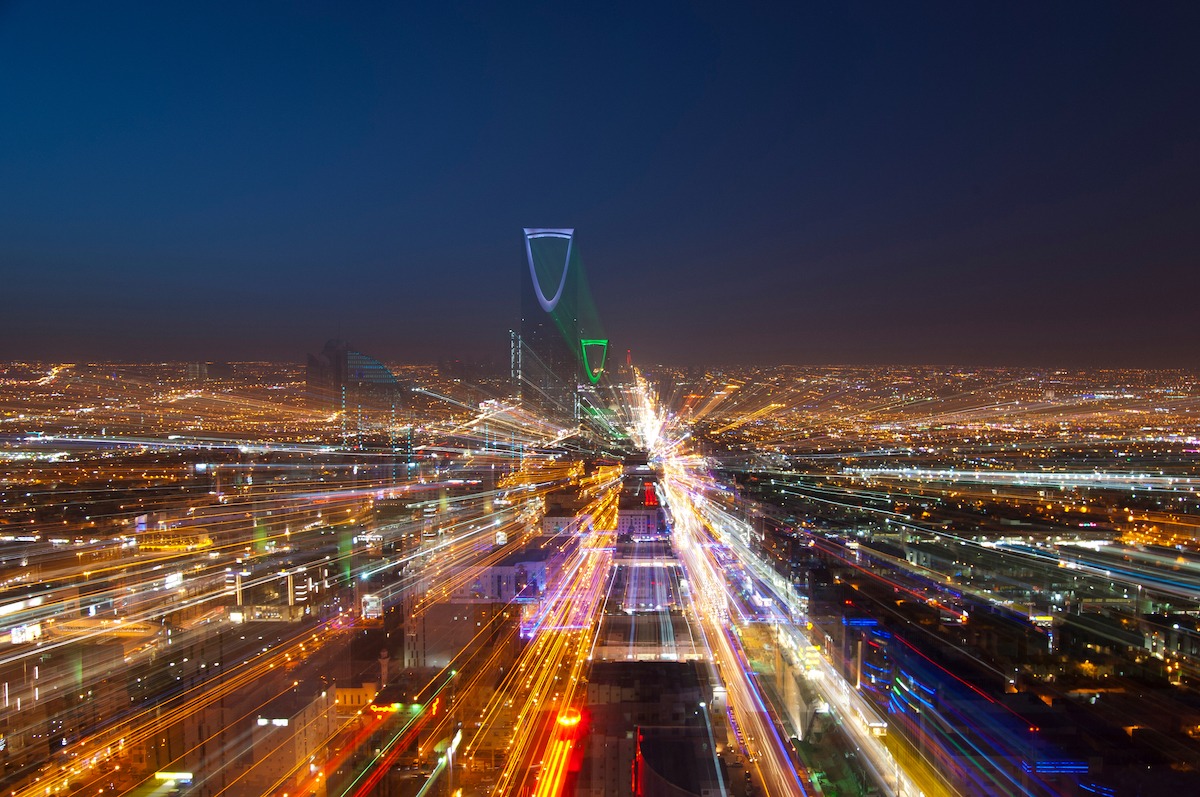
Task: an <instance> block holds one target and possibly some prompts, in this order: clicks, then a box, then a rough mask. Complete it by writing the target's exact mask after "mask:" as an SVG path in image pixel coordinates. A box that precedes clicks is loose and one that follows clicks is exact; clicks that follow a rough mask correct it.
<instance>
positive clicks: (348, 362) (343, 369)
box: [304, 340, 408, 433]
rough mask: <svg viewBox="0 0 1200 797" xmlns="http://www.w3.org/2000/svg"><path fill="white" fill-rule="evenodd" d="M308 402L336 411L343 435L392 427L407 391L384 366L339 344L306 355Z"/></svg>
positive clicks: (341, 342) (329, 345)
mask: <svg viewBox="0 0 1200 797" xmlns="http://www.w3.org/2000/svg"><path fill="white" fill-rule="evenodd" d="M304 376H305V382H306V385H307V388H308V397H309V400H310V402H311V403H312V404H313V405H314V406H317V407H321V408H327V409H332V410H336V411H339V412H340V413H341V416H342V423H343V427H344V429H345V430H346V431H354V432H356V433H357V432H362V431H364V430H367V429H370V428H378V427H380V426H381V425H388V424H391V423H394V422H395V420H396V418H397V414H398V413H402V412H403V411H404V407H405V404H406V398H407V395H408V390H407V389H406V387H405V386H404V385H403V384H402V383H401V382H400V381H399V380H397V379H396V376H395V375H394V374H393V373H392V372H391V370H390V369H389V368H388V367H387V366H386V365H384V364H383V363H381V362H379V360H376V359H375V358H374V357H370V356H368V355H366V354H363V353H362V352H359V351H354V350H353V349H351V348H350V346H349V345H348V344H347V343H345V342H344V341H341V340H330V341H327V342H326V343H325V348H323V349H322V350H321V352H320V353H319V354H310V355H308V363H307V366H306V368H305V372H304Z"/></svg>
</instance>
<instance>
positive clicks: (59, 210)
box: [0, 1, 1200, 369]
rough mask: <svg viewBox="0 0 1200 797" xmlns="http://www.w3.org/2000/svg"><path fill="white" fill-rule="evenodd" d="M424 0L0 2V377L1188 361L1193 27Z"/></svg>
mask: <svg viewBox="0 0 1200 797" xmlns="http://www.w3.org/2000/svg"><path fill="white" fill-rule="evenodd" d="M428 5H429V7H428V8H425V9H424V10H421V9H418V8H416V4H415V3H402V2H395V3H370V2H341V3H329V4H299V3H295V4H294V3H278V4H273V3H272V4H265V3H264V4H257V3H246V2H236V3H228V4H221V3H215V2H202V3H187V4H185V3H161V2H152V3H144V4H137V3H119V2H115V3H106V2H87V3H77V4H75V3H65V4H64V3H50V2H17V3H3V2H2V1H0V298H2V301H3V305H2V308H0V359H5V360H11V359H51V360H61V359H66V360H71V359H76V360H83V359H135V360H156V359H172V360H183V359H208V360H247V359H259V358H262V359H276V360H287V361H300V360H302V359H303V356H304V354H305V352H307V351H315V350H317V349H319V348H320V346H321V345H322V343H323V342H324V341H325V339H326V338H330V337H334V336H338V335H339V334H340V336H341V337H344V338H346V339H347V340H349V341H350V342H351V343H352V344H354V345H355V346H356V347H357V348H359V349H361V350H362V351H366V352H369V353H371V354H374V355H376V356H379V357H382V358H387V359H394V360H402V361H412V362H422V361H429V360H433V359H436V358H438V357H442V356H457V357H463V358H474V357H479V356H482V355H486V354H489V353H490V354H493V355H494V356H495V357H497V359H500V358H502V357H503V356H505V353H506V351H507V331H508V329H510V328H511V327H513V326H514V325H515V324H516V319H517V316H518V311H519V310H518V308H519V299H518V287H519V275H520V269H522V268H524V267H525V265H524V249H523V243H522V239H521V228H522V227H525V226H573V227H575V228H576V230H577V239H576V240H577V246H578V247H579V251H580V253H581V254H582V257H583V260H584V262H585V263H586V265H587V269H588V271H589V273H590V275H591V278H592V287H593V294H594V297H595V300H596V303H597V305H598V307H599V308H600V311H601V313H602V315H603V317H604V320H605V323H606V325H607V329H608V332H609V334H610V336H611V338H612V340H613V344H612V345H613V346H614V348H617V349H619V350H622V351H623V350H624V349H625V348H632V349H633V352H634V357H635V359H637V360H640V361H642V362H652V361H668V362H678V363H736V362H750V363H775V362H788V363H958V364H984V365H986V364H1011V365H1045V366H1060V365H1062V366H1071V365H1084V366H1100V365H1112V366H1147V367H1151V366H1153V367H1160V366H1165V367H1186V368H1196V369H1200V274H1198V271H1197V267H1198V266H1200V258H1198V257H1197V254H1198V253H1200V44H1198V42H1200V4H1196V3H1192V2H1188V3H1179V4H1171V3H1157V2H1156V3H1134V2H1129V3H1124V4H1106V3H1100V2H1086V3H1079V4H1074V5H1072V4H1055V3H1051V4H1047V3H1042V2H1037V3H1028V4H1022V3H1014V2H993V3H975V2H966V3H963V2H945V3H936V4H927V5H922V4H909V3H895V2H884V3H844V4H843V3H826V2H821V3H798V2H797V3H792V2H786V3H785V2H781V3H777V4H761V3H713V4H709V3H675V2H641V3H632V4H628V5H623V4H612V3H595V4H589V6H590V8H591V10H579V9H577V8H576V7H577V6H582V5H583V4H575V3H562V2H559V3H555V4H545V5H534V4H519V3H487V4H479V5H460V4H455V3H431V4H428ZM518 7H519V10H518Z"/></svg>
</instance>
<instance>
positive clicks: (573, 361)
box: [513, 228, 581, 422]
mask: <svg viewBox="0 0 1200 797" xmlns="http://www.w3.org/2000/svg"><path fill="white" fill-rule="evenodd" d="M574 243H575V231H574V230H573V229H541V228H526V230H525V255H526V268H524V269H522V271H521V326H520V333H519V335H518V337H517V339H516V341H515V345H514V349H513V358H514V360H513V377H514V379H515V380H516V382H517V389H518V391H519V393H520V395H521V400H522V402H523V403H524V404H525V406H526V407H527V408H529V409H531V410H533V411H535V412H538V413H539V414H541V415H543V416H544V417H546V418H547V419H549V420H554V421H559V422H567V421H570V420H573V419H574V418H575V417H576V401H575V394H576V388H577V386H578V384H579V377H580V365H579V357H578V356H577V354H576V350H577V349H578V348H579V339H580V335H579V303H580V297H579V294H580V288H581V285H580V282H581V280H580V269H579V263H578V253H577V252H576V251H575V248H574Z"/></svg>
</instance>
